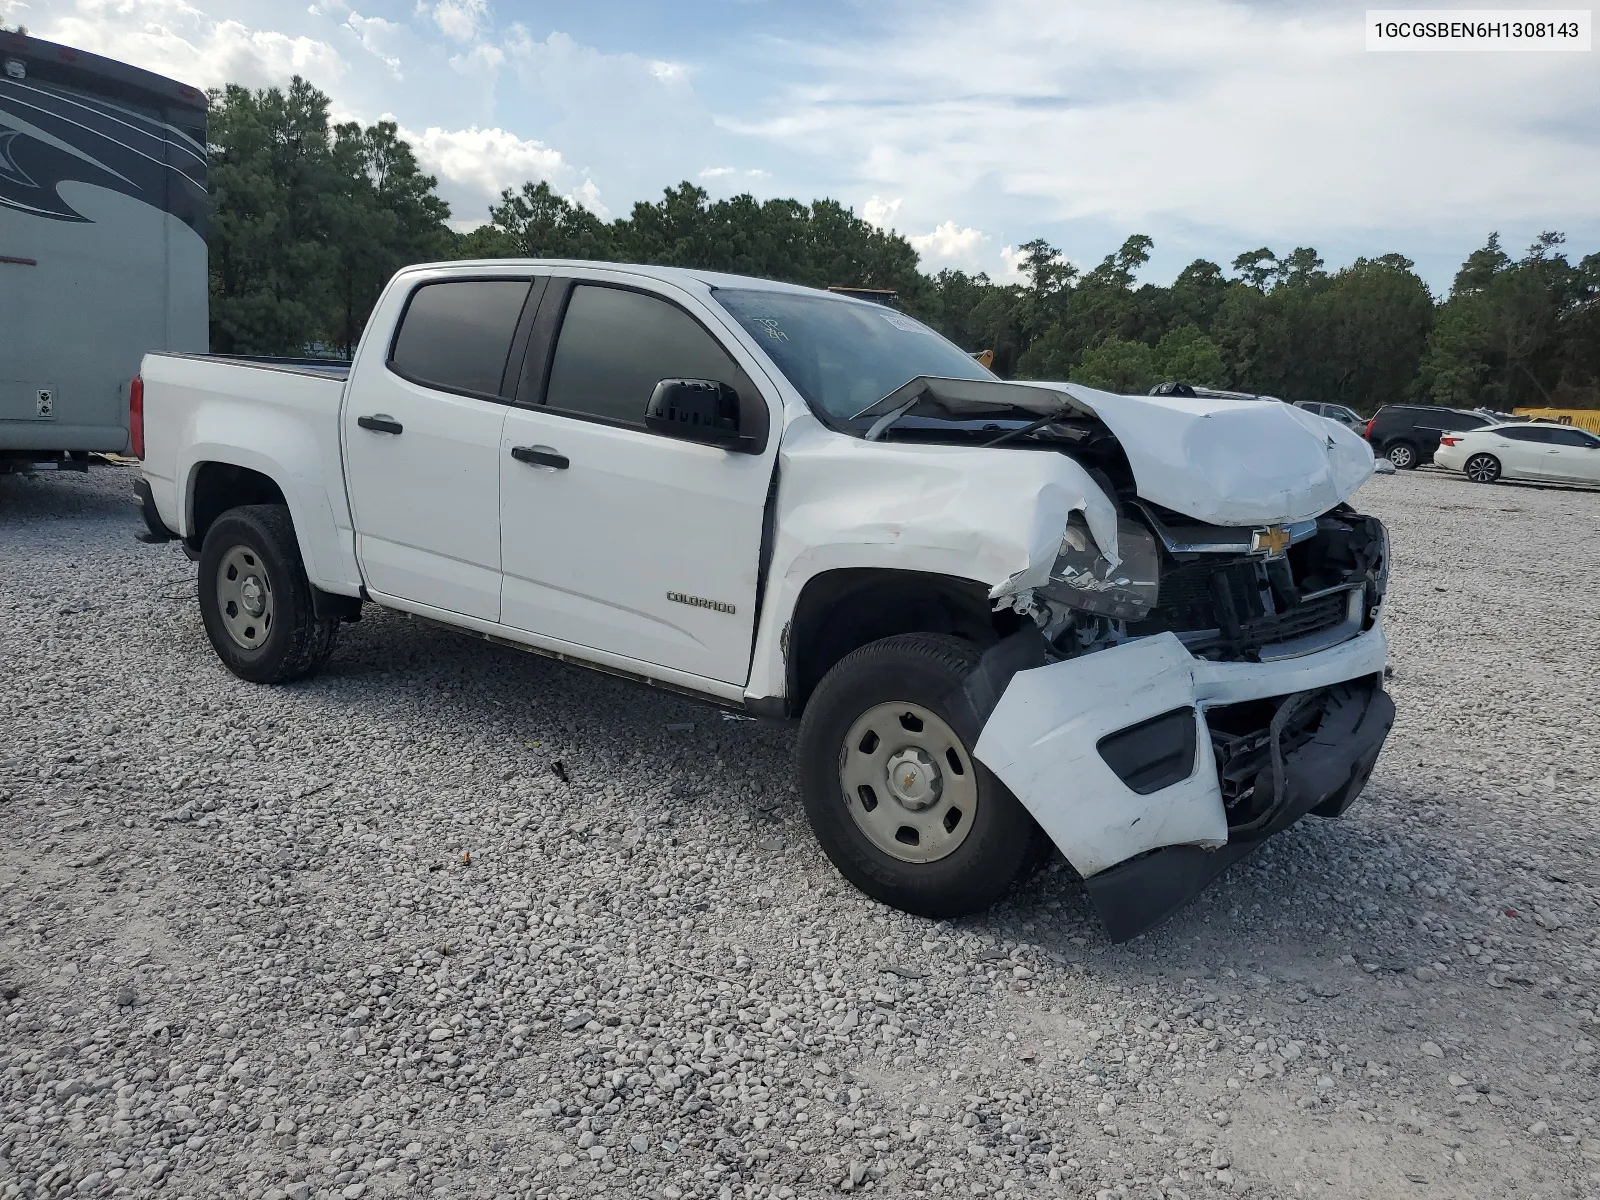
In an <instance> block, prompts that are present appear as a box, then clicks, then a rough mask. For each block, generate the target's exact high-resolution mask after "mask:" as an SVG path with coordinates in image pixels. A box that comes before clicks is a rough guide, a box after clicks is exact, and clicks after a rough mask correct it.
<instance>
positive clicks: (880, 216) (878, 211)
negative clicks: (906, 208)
mask: <svg viewBox="0 0 1600 1200" xmlns="http://www.w3.org/2000/svg"><path fill="white" fill-rule="evenodd" d="M902 199H903V197H900V196H896V197H895V198H894V199H893V200H885V199H884V198H883V197H882V196H873V197H872V198H871V199H870V200H868V201H867V202H866V203H865V204H863V205H862V206H861V219H862V220H863V221H865V222H866V223H867V224H868V225H876V226H877V227H878V228H879V229H884V228H886V227H887V226H888V224H889V222H890V221H892V220H894V215H895V213H897V212H899V211H900V202H901V200H902Z"/></svg>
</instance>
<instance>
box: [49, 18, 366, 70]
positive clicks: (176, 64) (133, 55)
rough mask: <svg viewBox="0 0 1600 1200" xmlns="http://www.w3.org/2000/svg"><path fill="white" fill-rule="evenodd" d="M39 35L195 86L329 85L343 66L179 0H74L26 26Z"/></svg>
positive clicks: (333, 53) (308, 43)
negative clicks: (304, 81)
mask: <svg viewBox="0 0 1600 1200" xmlns="http://www.w3.org/2000/svg"><path fill="white" fill-rule="evenodd" d="M31 28H32V30H33V32H34V33H35V34H37V35H38V36H40V37H43V38H47V39H49V40H50V41H54V42H63V43H65V44H66V45H69V46H77V47H79V48H81V49H84V50H89V51H92V52H94V53H96V54H104V55H106V56H108V57H110V58H116V59H121V60H122V61H124V62H132V63H136V64H138V65H139V66H141V67H144V68H145V69H146V70H150V71H156V72H158V73H160V74H162V75H167V76H170V77H171V78H174V79H178V80H181V81H182V82H184V83H188V84H193V85H194V86H196V87H201V88H209V87H220V86H221V85H223V84H225V83H240V84H244V85H246V86H247V87H270V86H275V85H281V84H284V83H287V82H288V81H289V79H290V78H291V77H292V76H294V75H304V76H307V77H308V78H311V79H314V80H316V81H317V82H318V84H319V85H321V86H323V87H327V86H328V85H329V84H330V83H332V82H335V81H337V80H338V79H339V78H340V77H341V76H342V75H343V73H344V70H345V62H344V60H343V59H342V58H341V57H340V55H339V52H338V51H337V50H335V49H334V48H333V47H332V46H330V45H328V43H326V42H323V41H319V40H318V39H316V38H310V37H303V36H300V37H294V36H290V35H289V34H286V33H280V32H277V31H275V30H270V29H255V28H252V27H250V26H248V25H246V24H244V23H243V22H240V21H235V20H217V19H215V18H213V17H210V16H207V15H206V14H205V13H203V12H201V11H200V10H199V9H197V8H194V7H192V6H191V5H189V4H187V3H184V2H183V0H77V3H76V4H75V5H73V7H72V10H71V11H69V12H63V13H56V14H52V15H50V16H47V17H45V18H44V19H43V20H41V21H39V22H38V24H37V25H35V26H32V27H31Z"/></svg>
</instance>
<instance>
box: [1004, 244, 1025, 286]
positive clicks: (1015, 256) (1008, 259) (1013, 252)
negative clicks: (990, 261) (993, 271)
mask: <svg viewBox="0 0 1600 1200" xmlns="http://www.w3.org/2000/svg"><path fill="white" fill-rule="evenodd" d="M1027 257H1028V256H1027V255H1026V254H1024V253H1023V252H1022V251H1021V250H1018V249H1017V248H1016V247H1015V246H1001V247H1000V271H999V273H998V275H997V276H996V278H997V279H999V281H1000V282H1001V283H1016V282H1017V281H1018V280H1019V279H1021V278H1022V260H1023V259H1025V258H1027Z"/></svg>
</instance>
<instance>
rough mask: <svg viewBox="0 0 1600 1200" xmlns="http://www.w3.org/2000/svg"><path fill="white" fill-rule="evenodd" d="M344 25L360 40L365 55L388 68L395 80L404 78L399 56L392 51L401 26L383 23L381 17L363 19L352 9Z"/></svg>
mask: <svg viewBox="0 0 1600 1200" xmlns="http://www.w3.org/2000/svg"><path fill="white" fill-rule="evenodd" d="M344 23H345V25H346V26H347V27H348V28H349V29H350V31H351V32H352V33H354V34H355V35H356V37H357V38H358V39H359V40H360V42H361V46H362V48H363V49H364V50H366V51H367V53H369V54H371V55H372V56H373V57H375V58H377V59H378V61H379V62H381V63H383V65H384V66H386V67H388V68H389V70H390V71H391V72H392V73H393V74H394V77H395V78H396V79H400V78H404V76H403V75H402V74H401V71H400V55H399V54H398V53H397V52H396V51H395V49H394V45H395V41H396V40H397V38H398V37H399V35H400V34H401V32H402V31H403V28H404V27H403V26H400V25H397V24H395V23H394V22H393V21H385V20H384V19H383V18H382V17H363V16H362V15H361V14H360V13H358V12H356V11H354V10H353V9H352V10H351V12H350V15H349V16H348V17H346V18H345V21H344Z"/></svg>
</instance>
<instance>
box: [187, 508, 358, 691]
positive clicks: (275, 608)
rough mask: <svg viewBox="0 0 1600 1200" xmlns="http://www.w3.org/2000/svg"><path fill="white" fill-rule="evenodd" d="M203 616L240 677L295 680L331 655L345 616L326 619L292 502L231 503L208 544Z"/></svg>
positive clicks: (220, 653)
mask: <svg viewBox="0 0 1600 1200" xmlns="http://www.w3.org/2000/svg"><path fill="white" fill-rule="evenodd" d="M199 583H200V616H201V619H202V620H203V621H204V622H205V627H206V636H207V637H208V638H209V639H210V640H211V648H212V649H213V650H215V651H216V652H217V657H218V658H220V659H221V660H222V661H223V664H224V665H225V666H226V667H227V668H228V670H230V671H232V672H233V673H234V674H235V675H237V676H238V677H239V678H240V679H247V680H249V681H250V682H251V683H287V682H289V681H290V680H292V679H300V678H302V677H304V676H306V675H310V674H312V673H314V672H315V671H317V670H319V669H320V668H321V667H322V664H323V663H325V662H327V661H328V656H329V655H330V654H332V653H333V645H334V640H335V638H336V637H337V636H338V632H339V622H338V620H337V619H336V618H335V619H332V620H319V619H318V618H317V616H316V613H315V612H314V611H313V608H312V602H311V582H310V580H308V579H307V578H306V572H305V567H304V566H303V565H302V563H301V561H300V545H299V543H298V542H297V541H296V540H295V536H294V523H293V522H292V521H291V520H290V518H289V510H288V509H287V508H285V507H284V506H283V505H281V504H247V505H243V506H241V507H239V508H231V509H229V510H228V511H227V512H225V513H223V514H222V515H221V516H220V517H218V518H217V519H216V520H215V521H213V522H212V523H211V528H210V529H208V530H206V537H205V542H204V544H203V545H202V547H201V549H200V581H199Z"/></svg>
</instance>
